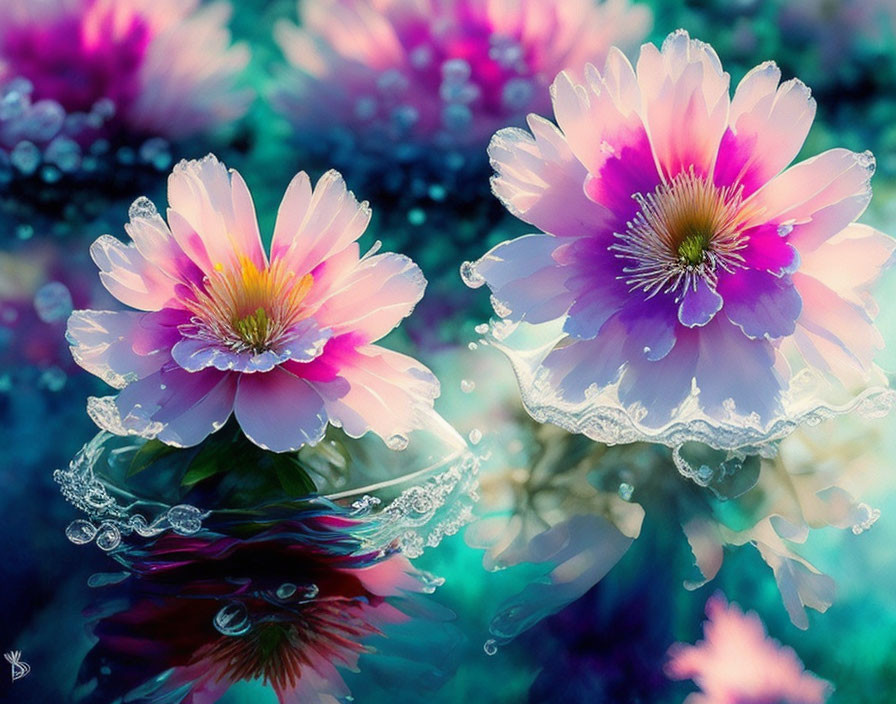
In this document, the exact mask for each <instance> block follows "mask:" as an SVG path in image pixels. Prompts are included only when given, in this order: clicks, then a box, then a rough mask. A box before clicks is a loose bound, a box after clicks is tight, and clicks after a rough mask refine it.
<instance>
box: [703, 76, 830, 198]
mask: <svg viewBox="0 0 896 704" xmlns="http://www.w3.org/2000/svg"><path fill="white" fill-rule="evenodd" d="M780 80H781V70H780V69H779V68H778V67H777V66H776V65H775V64H774V62H771V61H768V62H766V63H764V64H761V65H759V66H757V67H756V68H754V69H753V70H752V71H750V72H749V73H747V75H746V76H744V78H743V80H741V82H740V84H738V86H737V90H736V91H735V93H734V98H733V99H732V101H731V114H730V116H729V118H728V124H729V125H730V127H729V129H728V130H727V131H726V132H725V135H724V136H723V137H722V144H721V146H720V148H719V157H718V161H717V162H716V167H715V183H716V185H717V186H720V187H725V186H736V185H738V184H740V185H743V188H744V190H743V195H744V197H747V196H749V195H750V194H752V193H753V192H755V191H756V190H757V189H759V188H760V187H762V186H763V185H764V184H765V183H766V182H767V181H768V180H769V179H771V178H772V177H774V176H775V175H777V174H778V173H779V172H780V171H781V170H782V169H784V167H786V166H787V165H788V164H789V163H790V162H791V161H793V159H794V158H795V157H796V155H797V153H798V152H799V150H800V148H801V147H802V146H803V142H804V141H805V139H806V135H807V134H808V133H809V128H810V127H811V126H812V121H813V120H814V119H815V100H813V99H812V93H811V91H810V90H809V88H807V87H806V85H805V84H804V83H802V82H801V81H798V80H796V79H793V80H790V81H787V82H785V83H782V84H781V85H780V86H779V85H778V82H779V81H780Z"/></svg>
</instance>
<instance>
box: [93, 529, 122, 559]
mask: <svg viewBox="0 0 896 704" xmlns="http://www.w3.org/2000/svg"><path fill="white" fill-rule="evenodd" d="M119 545H121V531H119V530H118V526H116V525H115V524H114V523H103V524H102V525H101V526H100V527H99V530H98V531H97V534H96V546H97V547H98V548H99V549H100V550H103V551H105V552H109V551H110V550H114V549H115V548H117V547H118V546H119Z"/></svg>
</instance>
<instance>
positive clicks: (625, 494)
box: [618, 482, 635, 501]
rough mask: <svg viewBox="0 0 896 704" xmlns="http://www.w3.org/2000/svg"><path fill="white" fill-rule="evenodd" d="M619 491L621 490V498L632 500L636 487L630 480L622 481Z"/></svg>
mask: <svg viewBox="0 0 896 704" xmlns="http://www.w3.org/2000/svg"><path fill="white" fill-rule="evenodd" d="M618 491H619V498H620V499H622V500H623V501H631V500H632V494H634V493H635V487H633V486H632V485H631V484H629V483H628V482H622V483H621V484H620V485H619V490H618Z"/></svg>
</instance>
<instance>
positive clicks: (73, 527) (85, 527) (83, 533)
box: [65, 518, 96, 545]
mask: <svg viewBox="0 0 896 704" xmlns="http://www.w3.org/2000/svg"><path fill="white" fill-rule="evenodd" d="M94 536H96V527H95V526H94V525H93V524H92V523H91V522H90V521H86V520H84V519H83V518H79V519H78V520H76V521H72V522H71V523H69V524H68V527H67V528H66V529H65V537H66V538H68V539H69V540H71V541H72V542H73V543H74V544H75V545H85V544H87V543H89V542H90V541H91V540H93V538H94Z"/></svg>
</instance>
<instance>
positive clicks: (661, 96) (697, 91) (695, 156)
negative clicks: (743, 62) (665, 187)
mask: <svg viewBox="0 0 896 704" xmlns="http://www.w3.org/2000/svg"><path fill="white" fill-rule="evenodd" d="M637 71H638V82H639V84H640V85H641V94H642V100H643V108H642V114H643V116H644V122H645V124H646V125H647V131H648V132H649V133H650V142H651V144H652V145H653V152H654V154H656V158H657V161H658V162H659V165H660V168H661V169H662V171H663V175H664V176H666V177H667V178H672V177H674V176H676V175H677V174H679V173H681V172H682V171H686V170H687V169H689V168H690V167H691V166H693V167H694V170H695V172H696V173H697V174H698V175H705V174H709V173H710V171H711V169H712V166H713V164H714V163H715V159H716V155H717V154H718V149H719V143H720V141H721V139H722V135H723V134H724V132H725V130H726V128H727V126H728V108H729V102H730V99H729V97H728V86H729V76H728V74H727V73H725V72H724V71H723V70H722V64H721V62H720V61H719V57H718V55H717V54H716V52H715V51H714V50H713V48H712V47H710V46H709V45H708V44H704V43H703V42H700V41H697V40H695V39H691V38H690V36H689V35H688V33H687V32H685V31H684V30H678V31H677V32H673V33H672V34H670V35H669V36H668V37H667V38H666V40H665V41H664V42H663V46H662V49H660V50H657V48H656V47H655V46H654V45H653V44H645V45H644V46H643V47H641V56H640V58H639V59H638V66H637Z"/></svg>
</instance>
